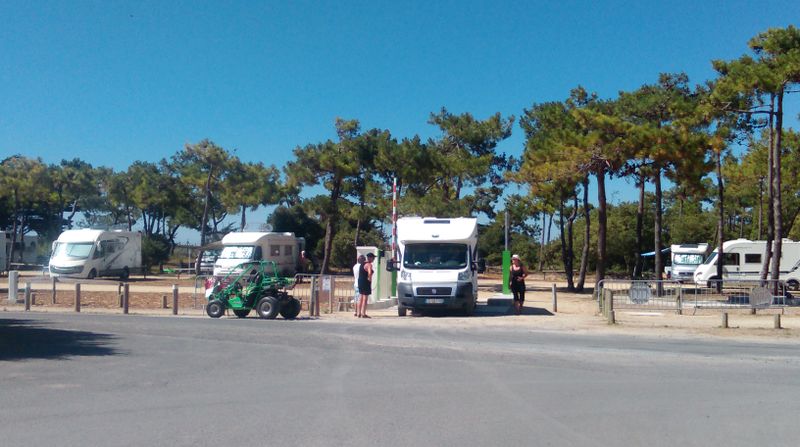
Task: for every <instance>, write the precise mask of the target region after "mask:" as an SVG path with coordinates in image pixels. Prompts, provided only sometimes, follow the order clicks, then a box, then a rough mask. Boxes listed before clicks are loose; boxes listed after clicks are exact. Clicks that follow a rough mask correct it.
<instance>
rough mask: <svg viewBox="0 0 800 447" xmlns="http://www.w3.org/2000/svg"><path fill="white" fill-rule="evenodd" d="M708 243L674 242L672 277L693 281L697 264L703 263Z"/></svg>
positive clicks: (671, 258) (671, 261) (671, 254)
mask: <svg viewBox="0 0 800 447" xmlns="http://www.w3.org/2000/svg"><path fill="white" fill-rule="evenodd" d="M707 252H708V244H672V245H671V246H670V263H671V264H672V266H671V269H670V279H674V280H678V281H681V282H684V281H687V282H692V281H693V280H694V272H695V270H697V266H698V265H700V264H702V263H703V260H704V259H705V257H706V253H707Z"/></svg>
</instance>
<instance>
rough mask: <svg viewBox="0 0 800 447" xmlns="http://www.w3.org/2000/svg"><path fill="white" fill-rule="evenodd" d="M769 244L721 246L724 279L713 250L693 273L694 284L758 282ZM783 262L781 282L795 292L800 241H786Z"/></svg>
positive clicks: (799, 282) (741, 242)
mask: <svg viewBox="0 0 800 447" xmlns="http://www.w3.org/2000/svg"><path fill="white" fill-rule="evenodd" d="M765 248H766V241H751V240H747V239H735V240H732V241H725V243H724V244H722V249H723V250H722V251H723V257H724V258H725V259H724V260H723V263H722V278H719V277H718V276H717V262H719V259H718V256H717V253H718V249H714V251H713V252H712V253H711V255H710V256H709V257H708V259H706V260H705V262H703V263H702V264H701V265H700V266H698V267H697V270H696V271H695V272H694V282H695V284H698V285H710V281H711V282H713V281H715V280H719V279H723V280H724V279H740V280H758V279H760V274H761V263H762V259H763V256H764V249H765ZM781 252H782V256H781V262H780V279H781V280H783V281H785V282H786V284H787V285H788V286H789V287H791V288H792V289H797V288H798V286H800V270H799V269H798V266H800V242H795V241H793V240H791V239H783V242H782V248H781Z"/></svg>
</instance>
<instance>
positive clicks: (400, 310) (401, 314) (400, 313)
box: [397, 304, 408, 317]
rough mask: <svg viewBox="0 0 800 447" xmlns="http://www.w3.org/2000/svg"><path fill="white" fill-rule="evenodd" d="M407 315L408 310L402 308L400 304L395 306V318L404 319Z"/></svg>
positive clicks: (404, 307)
mask: <svg viewBox="0 0 800 447" xmlns="http://www.w3.org/2000/svg"><path fill="white" fill-rule="evenodd" d="M406 315H408V308H407V307H406V306H403V305H402V304H398V305H397V316H398V317H405V316H406Z"/></svg>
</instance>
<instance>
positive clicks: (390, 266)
mask: <svg viewBox="0 0 800 447" xmlns="http://www.w3.org/2000/svg"><path fill="white" fill-rule="evenodd" d="M395 270H397V261H394V260H392V259H387V260H386V271H387V272H393V271H395Z"/></svg>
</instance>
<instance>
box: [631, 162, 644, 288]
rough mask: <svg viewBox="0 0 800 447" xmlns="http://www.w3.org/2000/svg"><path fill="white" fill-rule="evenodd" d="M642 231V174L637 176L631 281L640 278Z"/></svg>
mask: <svg viewBox="0 0 800 447" xmlns="http://www.w3.org/2000/svg"><path fill="white" fill-rule="evenodd" d="M643 230H644V174H641V173H640V174H639V207H638V208H636V265H634V266H633V275H632V277H631V279H636V278H641V276H642V248H643V247H642V243H643V240H642V239H643V237H642V232H643Z"/></svg>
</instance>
